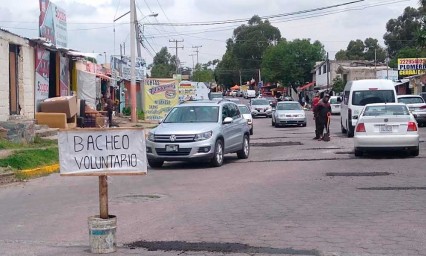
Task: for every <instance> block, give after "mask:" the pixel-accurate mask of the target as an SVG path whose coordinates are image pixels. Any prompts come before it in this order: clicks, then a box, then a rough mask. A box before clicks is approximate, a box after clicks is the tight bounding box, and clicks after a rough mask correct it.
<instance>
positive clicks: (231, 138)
mask: <svg viewBox="0 0 426 256" xmlns="http://www.w3.org/2000/svg"><path fill="white" fill-rule="evenodd" d="M249 139H250V131H249V126H248V124H247V121H246V120H245V119H244V118H243V117H242V115H241V113H240V111H239V109H238V106H237V105H236V104H235V103H233V102H229V101H225V100H223V101H220V102H214V101H199V102H190V103H184V104H181V105H177V106H175V107H174V108H173V109H171V110H170V112H169V113H168V114H167V116H166V118H165V119H164V120H163V121H162V122H161V123H160V124H159V125H158V126H157V127H156V128H154V129H152V130H151V131H150V132H149V133H148V138H147V141H146V150H147V158H148V163H149V165H150V166H151V167H153V168H160V167H161V166H163V163H164V161H191V160H196V159H202V160H208V161H210V163H211V165H212V166H215V167H218V166H221V165H222V164H223V157H224V154H227V153H237V156H238V158H241V159H243V158H248V157H249V153H250V145H249Z"/></svg>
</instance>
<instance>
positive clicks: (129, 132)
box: [58, 128, 147, 175]
mask: <svg viewBox="0 0 426 256" xmlns="http://www.w3.org/2000/svg"><path fill="white" fill-rule="evenodd" d="M58 144H59V161H60V169H61V170H60V172H61V175H97V174H99V175H123V174H126V173H128V174H145V173H146V171H147V164H146V146H145V133H144V130H143V129H135V128H131V129H129V128H125V129H115V128H114V129H87V130H86V129H84V130H83V129H81V130H64V131H60V132H59V137H58Z"/></svg>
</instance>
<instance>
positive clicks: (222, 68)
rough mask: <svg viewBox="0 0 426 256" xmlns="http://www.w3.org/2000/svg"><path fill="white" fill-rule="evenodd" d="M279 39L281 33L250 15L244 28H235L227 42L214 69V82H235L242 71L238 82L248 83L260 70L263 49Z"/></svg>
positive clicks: (266, 21)
mask: <svg viewBox="0 0 426 256" xmlns="http://www.w3.org/2000/svg"><path fill="white" fill-rule="evenodd" d="M280 40H281V32H280V30H279V29H278V28H276V27H274V26H272V25H271V23H270V22H269V21H268V20H265V21H263V20H262V19H261V18H260V17H259V16H257V15H255V16H253V17H252V18H251V19H250V20H249V21H248V24H247V25H245V24H244V25H241V26H239V27H237V28H236V29H235V30H234V32H233V37H232V38H230V39H228V40H227V49H226V53H225V54H224V55H223V57H222V60H221V61H220V62H219V63H218V65H217V67H216V69H217V71H216V73H215V76H216V80H217V82H219V83H222V82H224V83H231V82H233V83H235V82H236V83H239V70H243V71H244V72H242V73H241V74H242V81H248V80H250V79H251V78H252V77H253V73H254V72H256V70H257V69H259V68H260V64H261V61H262V56H263V54H264V52H265V51H266V49H267V48H268V47H270V46H272V45H275V44H277V42H279V41H280ZM245 71H249V72H245Z"/></svg>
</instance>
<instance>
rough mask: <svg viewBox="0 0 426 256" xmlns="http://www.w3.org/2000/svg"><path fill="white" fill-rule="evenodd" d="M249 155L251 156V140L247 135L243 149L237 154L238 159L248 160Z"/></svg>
mask: <svg viewBox="0 0 426 256" xmlns="http://www.w3.org/2000/svg"><path fill="white" fill-rule="evenodd" d="M249 155H250V140H249V137H248V136H247V135H244V138H243V148H242V149H241V150H240V151H238V152H237V157H238V158H239V159H247V158H248V157H249Z"/></svg>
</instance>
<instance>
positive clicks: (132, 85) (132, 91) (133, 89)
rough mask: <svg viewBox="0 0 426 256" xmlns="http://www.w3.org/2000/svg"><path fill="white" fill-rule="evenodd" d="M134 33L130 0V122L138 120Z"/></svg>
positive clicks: (131, 1)
mask: <svg viewBox="0 0 426 256" xmlns="http://www.w3.org/2000/svg"><path fill="white" fill-rule="evenodd" d="M135 35H136V33H135V0H130V77H131V79H130V104H131V120H132V123H137V122H138V116H137V113H136V111H137V110H136V76H135V43H136V38H135Z"/></svg>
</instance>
